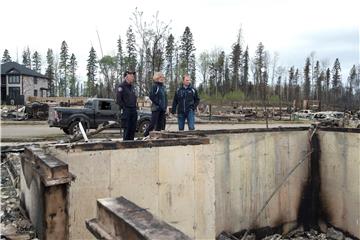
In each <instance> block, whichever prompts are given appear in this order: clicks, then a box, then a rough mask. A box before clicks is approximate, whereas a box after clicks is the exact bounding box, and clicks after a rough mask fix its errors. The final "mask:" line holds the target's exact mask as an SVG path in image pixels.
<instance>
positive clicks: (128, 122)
mask: <svg viewBox="0 0 360 240" xmlns="http://www.w3.org/2000/svg"><path fill="white" fill-rule="evenodd" d="M134 80H135V72H134V71H126V72H125V73H124V81H123V82H122V83H120V84H119V86H118V88H117V91H116V102H117V104H118V105H119V107H120V111H122V115H121V127H122V128H123V129H124V133H123V140H134V137H135V131H136V121H137V111H136V100H137V97H136V94H135V89H134V86H133V83H134Z"/></svg>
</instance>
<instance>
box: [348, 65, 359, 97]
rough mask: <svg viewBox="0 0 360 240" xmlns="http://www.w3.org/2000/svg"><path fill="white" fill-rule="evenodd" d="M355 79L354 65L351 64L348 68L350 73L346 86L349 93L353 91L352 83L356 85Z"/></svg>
mask: <svg viewBox="0 0 360 240" xmlns="http://www.w3.org/2000/svg"><path fill="white" fill-rule="evenodd" d="M356 80H357V73H356V67H355V65H353V66H352V68H351V69H350V73H349V77H348V86H349V91H350V93H351V94H352V93H353V89H354V85H356Z"/></svg>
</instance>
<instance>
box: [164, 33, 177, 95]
mask: <svg viewBox="0 0 360 240" xmlns="http://www.w3.org/2000/svg"><path fill="white" fill-rule="evenodd" d="M174 51H175V46H174V36H173V35H172V34H170V36H169V37H168V39H167V41H166V47H165V60H166V67H165V76H166V79H168V83H169V85H170V86H174V83H173V82H174ZM170 90H173V89H170Z"/></svg>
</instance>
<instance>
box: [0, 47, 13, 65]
mask: <svg viewBox="0 0 360 240" xmlns="http://www.w3.org/2000/svg"><path fill="white" fill-rule="evenodd" d="M1 62H2V63H7V62H11V57H10V54H9V51H8V50H7V49H5V51H4V54H3V57H2V60H1Z"/></svg>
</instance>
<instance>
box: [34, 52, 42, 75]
mask: <svg viewBox="0 0 360 240" xmlns="http://www.w3.org/2000/svg"><path fill="white" fill-rule="evenodd" d="M32 65H33V70H34V71H36V72H38V73H40V72H41V55H40V54H39V53H38V51H35V52H34V54H33V55H32Z"/></svg>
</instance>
